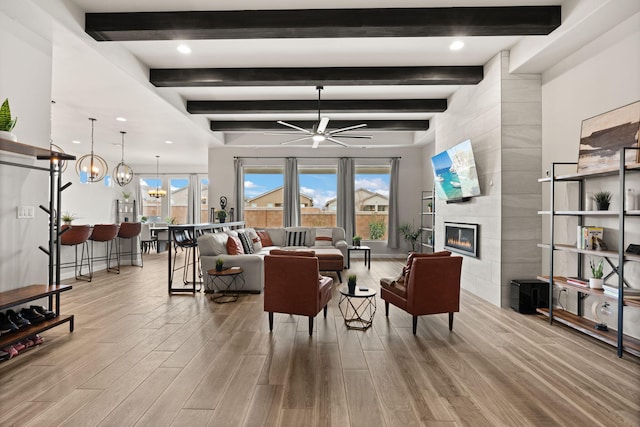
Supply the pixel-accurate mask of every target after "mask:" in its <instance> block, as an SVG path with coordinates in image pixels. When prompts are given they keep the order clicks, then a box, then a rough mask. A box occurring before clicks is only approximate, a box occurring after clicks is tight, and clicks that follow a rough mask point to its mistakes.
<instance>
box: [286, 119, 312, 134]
mask: <svg viewBox="0 0 640 427" xmlns="http://www.w3.org/2000/svg"><path fill="white" fill-rule="evenodd" d="M278 124H280V125H283V126H288V127H290V128H291V129H295V130H299V131H300V132H304V133H306V134H312V133H313V132H311V131H308V130H306V129H302V128H301V127H298V126H296V125H292V124H291V123H287V122H283V121H282V120H278Z"/></svg>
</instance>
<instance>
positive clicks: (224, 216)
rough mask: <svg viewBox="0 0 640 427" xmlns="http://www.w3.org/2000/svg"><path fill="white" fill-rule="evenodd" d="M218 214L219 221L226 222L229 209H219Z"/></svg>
mask: <svg viewBox="0 0 640 427" xmlns="http://www.w3.org/2000/svg"><path fill="white" fill-rule="evenodd" d="M216 216H217V217H218V221H220V222H225V221H226V220H227V211H224V210H219V211H218V212H217V213H216Z"/></svg>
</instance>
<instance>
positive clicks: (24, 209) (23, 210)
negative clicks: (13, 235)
mask: <svg viewBox="0 0 640 427" xmlns="http://www.w3.org/2000/svg"><path fill="white" fill-rule="evenodd" d="M35 214H36V209H35V208H34V207H33V206H18V218H35Z"/></svg>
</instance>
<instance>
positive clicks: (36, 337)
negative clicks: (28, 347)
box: [28, 334, 44, 345]
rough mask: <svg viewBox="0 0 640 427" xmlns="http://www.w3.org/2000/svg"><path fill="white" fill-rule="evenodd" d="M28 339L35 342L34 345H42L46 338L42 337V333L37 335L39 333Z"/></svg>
mask: <svg viewBox="0 0 640 427" xmlns="http://www.w3.org/2000/svg"><path fill="white" fill-rule="evenodd" d="M28 339H29V340H31V341H32V342H33V345H40V344H42V343H43V342H44V338H42V337H41V336H40V335H37V334H36V335H34V336H32V337H29V338H28Z"/></svg>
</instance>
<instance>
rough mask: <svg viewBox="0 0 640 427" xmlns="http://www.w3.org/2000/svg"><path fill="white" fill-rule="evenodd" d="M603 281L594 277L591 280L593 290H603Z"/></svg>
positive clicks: (590, 285)
mask: <svg viewBox="0 0 640 427" xmlns="http://www.w3.org/2000/svg"><path fill="white" fill-rule="evenodd" d="M603 282H604V280H603V279H596V278H594V277H591V278H589V287H590V288H591V289H602V283H603Z"/></svg>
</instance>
